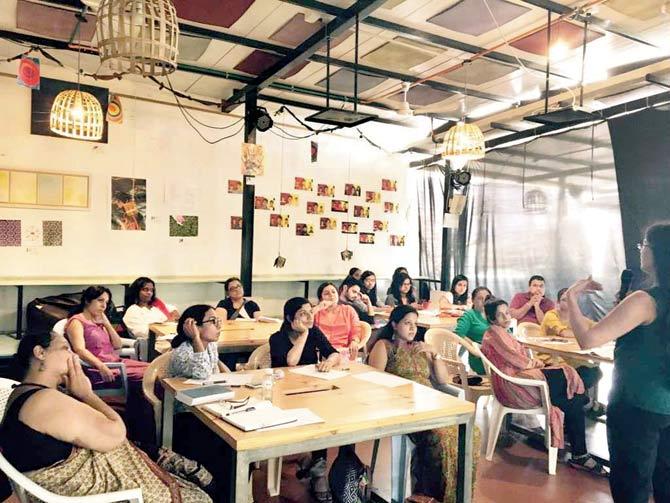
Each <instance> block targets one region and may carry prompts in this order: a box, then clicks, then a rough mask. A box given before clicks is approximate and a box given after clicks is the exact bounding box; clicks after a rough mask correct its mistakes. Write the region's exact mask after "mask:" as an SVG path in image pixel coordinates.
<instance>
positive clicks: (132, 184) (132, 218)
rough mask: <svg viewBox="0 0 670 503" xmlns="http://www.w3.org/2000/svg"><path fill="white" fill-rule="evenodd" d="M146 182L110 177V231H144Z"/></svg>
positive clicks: (141, 179)
mask: <svg viewBox="0 0 670 503" xmlns="http://www.w3.org/2000/svg"><path fill="white" fill-rule="evenodd" d="M146 215H147V181H146V180H145V179H143V178H121V177H117V176H113V177H112V230H122V231H143V230H146Z"/></svg>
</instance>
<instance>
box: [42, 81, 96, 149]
mask: <svg viewBox="0 0 670 503" xmlns="http://www.w3.org/2000/svg"><path fill="white" fill-rule="evenodd" d="M49 126H50V129H51V131H53V132H54V133H57V134H59V135H61V136H67V137H68V138H76V139H78V140H99V139H100V138H102V130H103V127H104V118H103V115H102V107H101V106H100V102H99V101H98V100H97V99H96V97H95V96H93V95H92V94H89V93H85V92H82V91H77V90H76V89H68V90H67V91H62V92H60V93H58V96H56V99H55V100H54V102H53V105H51V119H50V121H49Z"/></svg>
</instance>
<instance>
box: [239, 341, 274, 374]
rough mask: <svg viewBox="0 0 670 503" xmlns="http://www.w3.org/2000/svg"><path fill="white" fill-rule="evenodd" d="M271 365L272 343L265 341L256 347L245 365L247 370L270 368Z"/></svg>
mask: <svg viewBox="0 0 670 503" xmlns="http://www.w3.org/2000/svg"><path fill="white" fill-rule="evenodd" d="M271 367H272V359H271V357H270V343H265V344H263V345H262V346H258V347H257V348H256V349H254V351H253V353H251V355H250V356H249V360H248V361H247V363H246V365H245V366H244V368H245V369H247V370H258V369H269V368H271Z"/></svg>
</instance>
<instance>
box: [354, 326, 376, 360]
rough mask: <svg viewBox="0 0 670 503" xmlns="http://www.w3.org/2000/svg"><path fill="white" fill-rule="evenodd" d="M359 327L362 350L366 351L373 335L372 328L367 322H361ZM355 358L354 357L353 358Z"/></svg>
mask: <svg viewBox="0 0 670 503" xmlns="http://www.w3.org/2000/svg"><path fill="white" fill-rule="evenodd" d="M358 325H359V327H360V344H361V348H363V350H365V345H366V344H367V343H368V340H369V339H370V335H372V327H371V326H370V324H369V323H368V322H367V321H359V322H358ZM352 358H353V356H352Z"/></svg>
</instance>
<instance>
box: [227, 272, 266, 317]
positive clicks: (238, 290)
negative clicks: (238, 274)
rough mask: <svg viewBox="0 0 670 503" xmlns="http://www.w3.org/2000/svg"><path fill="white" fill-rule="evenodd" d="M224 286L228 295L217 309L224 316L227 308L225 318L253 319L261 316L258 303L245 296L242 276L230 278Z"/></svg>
mask: <svg viewBox="0 0 670 503" xmlns="http://www.w3.org/2000/svg"><path fill="white" fill-rule="evenodd" d="M224 286H225V288H226V294H227V295H228V296H227V297H226V298H225V299H223V300H220V301H219V303H218V304H217V305H216V310H217V312H218V313H219V315H220V316H224V310H225V319H227V320H236V319H237V318H245V319H248V320H253V319H258V318H260V317H261V308H260V307H259V306H258V304H256V303H255V302H254V301H253V300H251V299H247V298H245V297H244V287H243V286H242V282H241V281H240V278H228V279H227V280H226V282H225V283H224Z"/></svg>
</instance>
